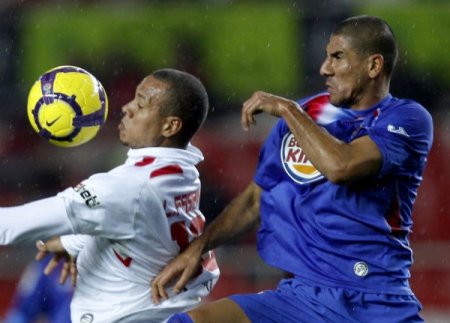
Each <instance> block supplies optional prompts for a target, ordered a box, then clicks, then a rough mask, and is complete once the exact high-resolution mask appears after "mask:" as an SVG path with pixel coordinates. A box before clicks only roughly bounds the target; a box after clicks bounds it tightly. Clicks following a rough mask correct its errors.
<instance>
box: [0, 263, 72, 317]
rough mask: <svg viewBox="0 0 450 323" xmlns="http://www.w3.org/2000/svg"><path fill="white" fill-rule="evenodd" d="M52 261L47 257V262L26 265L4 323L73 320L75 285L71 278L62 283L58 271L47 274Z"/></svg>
mask: <svg viewBox="0 0 450 323" xmlns="http://www.w3.org/2000/svg"><path fill="white" fill-rule="evenodd" d="M49 260H50V257H47V259H45V261H41V262H32V263H30V264H29V265H28V266H27V268H26V269H25V271H24V273H23V275H22V277H21V279H20V283H19V285H18V288H17V290H16V294H15V296H14V299H13V302H12V304H11V307H10V308H9V309H8V312H7V313H6V316H5V318H4V319H3V321H2V322H3V323H30V322H38V321H39V322H40V321H42V320H45V321H46V322H48V323H64V322H70V301H71V300H72V294H73V289H72V286H71V285H70V284H69V282H68V281H67V282H66V283H65V284H60V281H59V275H58V273H57V272H58V270H56V271H54V272H52V273H51V274H50V275H45V274H44V268H45V267H46V266H47V263H48V261H49ZM61 265H62V264H61ZM61 265H58V267H60V266H61Z"/></svg>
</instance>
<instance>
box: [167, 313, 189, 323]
mask: <svg viewBox="0 0 450 323" xmlns="http://www.w3.org/2000/svg"><path fill="white" fill-rule="evenodd" d="M167 323H194V321H192V319H191V317H190V316H189V315H187V314H186V313H177V314H175V315H173V316H171V317H170V318H169V320H168V321H167Z"/></svg>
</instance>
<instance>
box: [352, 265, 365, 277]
mask: <svg viewBox="0 0 450 323" xmlns="http://www.w3.org/2000/svg"><path fill="white" fill-rule="evenodd" d="M353 271H354V272H355V275H356V276H359V277H364V276H366V275H367V274H368V273H369V266H367V264H366V263H365V262H364V261H358V262H357V263H355V265H354V266H353Z"/></svg>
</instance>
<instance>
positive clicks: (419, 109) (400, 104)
mask: <svg viewBox="0 0 450 323" xmlns="http://www.w3.org/2000/svg"><path fill="white" fill-rule="evenodd" d="M383 110H384V111H386V113H395V114H396V115H398V116H399V117H401V116H406V117H407V116H418V117H423V118H427V119H430V120H431V114H430V113H429V112H428V110H427V109H426V108H425V107H424V106H423V105H422V104H420V103H419V102H417V101H415V100H412V99H404V98H397V97H393V96H392V97H390V100H389V101H388V102H387V104H385V105H383V107H382V111H383Z"/></svg>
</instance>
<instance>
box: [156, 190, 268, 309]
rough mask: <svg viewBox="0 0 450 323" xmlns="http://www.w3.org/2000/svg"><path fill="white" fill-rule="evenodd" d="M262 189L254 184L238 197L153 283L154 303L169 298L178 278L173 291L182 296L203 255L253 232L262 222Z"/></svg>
mask: <svg viewBox="0 0 450 323" xmlns="http://www.w3.org/2000/svg"><path fill="white" fill-rule="evenodd" d="M260 195H261V188H260V187H259V186H258V185H256V184H255V183H253V182H252V183H251V184H250V185H249V186H248V187H247V188H246V190H245V191H244V192H243V193H241V194H240V195H239V196H238V197H236V198H235V199H234V200H233V201H232V202H231V203H230V204H229V205H228V206H227V207H226V208H225V209H224V210H223V211H222V212H221V213H220V215H219V216H218V217H217V218H216V219H215V220H214V221H213V222H212V223H211V224H210V225H209V226H208V227H207V228H206V230H205V232H204V233H203V234H202V235H201V236H200V237H198V238H197V239H195V240H194V241H192V242H191V244H190V245H189V247H188V248H187V249H186V250H185V251H184V252H183V253H181V254H180V255H179V256H177V257H176V258H175V259H173V260H172V261H171V262H170V263H169V264H168V265H167V266H166V267H165V268H164V269H163V270H162V271H161V272H160V273H159V274H158V276H157V277H156V278H155V279H154V280H153V281H152V298H153V301H154V302H155V303H159V301H160V299H161V298H163V299H167V298H168V295H167V292H166V290H165V286H166V285H167V284H168V283H169V282H171V281H172V280H174V279H176V278H177V277H178V280H177V281H176V284H175V286H174V287H173V290H174V292H175V293H179V292H180V291H181V290H182V289H183V287H184V286H185V285H186V283H187V282H188V280H189V279H190V278H192V277H193V276H194V274H195V273H196V271H197V269H198V266H199V265H200V261H201V256H202V255H203V254H204V253H205V252H207V251H209V250H211V249H214V248H216V247H218V246H219V245H221V244H223V243H227V242H230V241H232V240H234V239H236V238H238V237H240V236H242V235H243V234H244V233H246V232H247V231H249V230H250V229H252V228H253V227H255V226H256V224H257V223H258V222H259V200H260Z"/></svg>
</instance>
